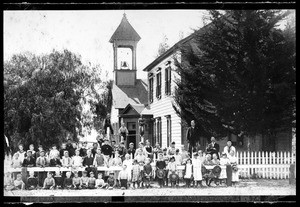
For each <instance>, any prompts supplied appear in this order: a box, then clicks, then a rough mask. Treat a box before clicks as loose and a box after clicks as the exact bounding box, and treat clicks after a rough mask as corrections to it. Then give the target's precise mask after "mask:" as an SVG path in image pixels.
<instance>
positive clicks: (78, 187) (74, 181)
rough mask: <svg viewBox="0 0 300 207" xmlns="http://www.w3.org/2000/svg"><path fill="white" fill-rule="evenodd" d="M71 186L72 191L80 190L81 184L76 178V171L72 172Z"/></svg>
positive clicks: (78, 178)
mask: <svg viewBox="0 0 300 207" xmlns="http://www.w3.org/2000/svg"><path fill="white" fill-rule="evenodd" d="M72 184H73V188H74V189H81V185H82V182H81V179H80V177H78V172H77V171H75V172H74V177H73V179H72Z"/></svg>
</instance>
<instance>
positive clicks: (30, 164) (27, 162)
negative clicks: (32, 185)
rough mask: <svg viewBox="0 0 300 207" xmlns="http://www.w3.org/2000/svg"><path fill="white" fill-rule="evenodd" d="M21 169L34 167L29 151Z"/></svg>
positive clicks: (33, 160)
mask: <svg viewBox="0 0 300 207" xmlns="http://www.w3.org/2000/svg"><path fill="white" fill-rule="evenodd" d="M22 166H23V167H34V166H35V159H34V158H33V157H32V152H31V151H30V150H28V151H27V156H26V158H25V159H24V161H23V164H22Z"/></svg>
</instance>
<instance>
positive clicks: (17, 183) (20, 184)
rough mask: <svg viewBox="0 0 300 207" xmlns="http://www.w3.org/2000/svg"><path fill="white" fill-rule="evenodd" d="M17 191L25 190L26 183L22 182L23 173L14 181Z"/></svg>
mask: <svg viewBox="0 0 300 207" xmlns="http://www.w3.org/2000/svg"><path fill="white" fill-rule="evenodd" d="M14 189H15V190H25V183H24V182H23V180H22V175H21V173H19V174H17V179H16V180H15V181H14Z"/></svg>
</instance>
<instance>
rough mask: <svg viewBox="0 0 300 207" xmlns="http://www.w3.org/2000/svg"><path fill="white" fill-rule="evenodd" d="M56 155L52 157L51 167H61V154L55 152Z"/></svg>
mask: <svg viewBox="0 0 300 207" xmlns="http://www.w3.org/2000/svg"><path fill="white" fill-rule="evenodd" d="M53 156H54V157H53V158H52V159H50V167H61V162H60V159H59V155H57V154H55V155H53Z"/></svg>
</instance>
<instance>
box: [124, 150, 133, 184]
mask: <svg viewBox="0 0 300 207" xmlns="http://www.w3.org/2000/svg"><path fill="white" fill-rule="evenodd" d="M123 165H126V166H127V167H126V171H127V173H128V181H131V171H132V160H131V159H130V155H129V154H126V155H125V160H124V161H123Z"/></svg>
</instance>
